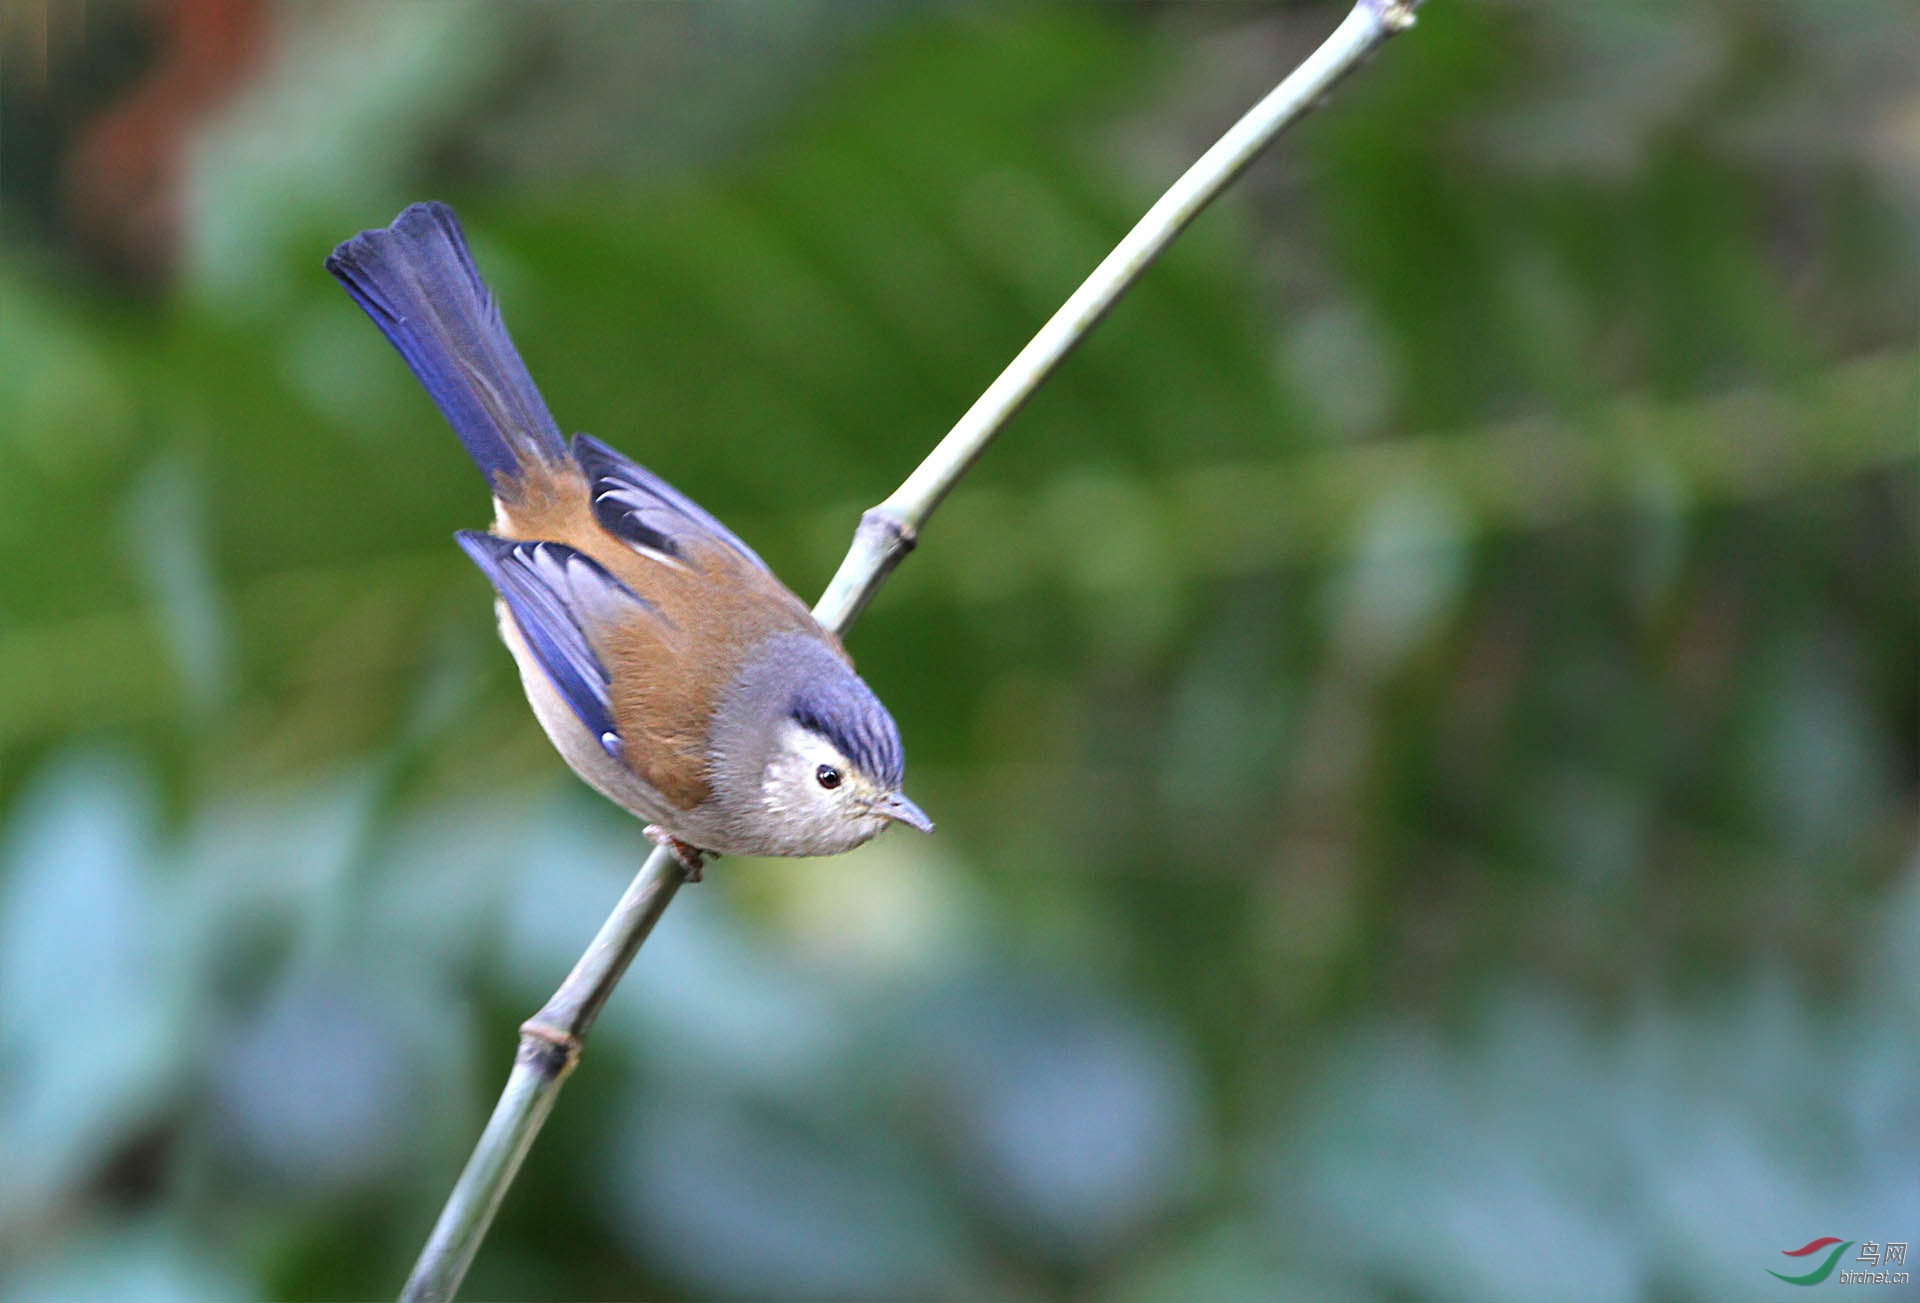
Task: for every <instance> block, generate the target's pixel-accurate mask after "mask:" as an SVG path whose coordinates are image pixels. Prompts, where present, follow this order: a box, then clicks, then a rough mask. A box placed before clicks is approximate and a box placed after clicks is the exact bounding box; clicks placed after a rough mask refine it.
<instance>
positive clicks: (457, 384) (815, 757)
mask: <svg viewBox="0 0 1920 1303" xmlns="http://www.w3.org/2000/svg"><path fill="white" fill-rule="evenodd" d="M327 270H328V271H330V272H332V273H333V275H334V276H335V277H336V278H337V279H338V280H339V281H340V283H341V284H342V285H344V286H345V287H346V290H347V293H349V294H351V295H352V296H353V299H354V302H356V303H358V304H359V305H360V307H361V308H362V309H363V310H365V312H366V314H367V315H368V316H369V317H371V318H373V322H374V324H375V325H377V326H378V327H380V329H381V331H382V332H383V333H384V334H385V335H386V337H387V339H388V340H389V341H390V342H391V343H392V344H393V346H394V347H395V348H396V349H398V350H399V351H400V356H401V357H403V358H405V359H406V363H407V365H408V366H409V367H411V368H412V370H413V373H414V375H415V376H417V377H418V378H419V380H420V383H421V384H422V385H424V386H425V387H426V390H427V392H428V393H429V394H430V395H432V397H433V401H434V402H435V403H436V404H437V405H438V406H439V408H440V411H441V413H442V414H443V415H444V416H445V417H446V418H447V421H448V423H449V424H451V425H452V426H453V432H454V433H455V434H457V435H459V436H460V442H461V443H463V444H465V445H466V449H467V452H468V453H469V454H470V455H471V456H472V458H473V460H474V461H475V462H476V463H477V464H478V465H479V467H480V471H481V473H482V474H483V475H485V476H486V477H487V481H488V483H489V485H490V486H491V487H492V489H493V508H494V517H493V529H492V530H491V532H488V533H480V532H478V531H473V530H466V531H462V532H461V533H459V534H456V535H455V538H456V539H458V541H459V543H460V546H461V547H462V548H464V549H465V550H466V553H467V555H468V556H470V557H472V558H473V560H474V563H475V564H476V565H478V566H479V567H480V569H481V571H482V572H484V573H485V574H486V576H487V578H488V579H489V580H491V581H492V582H493V587H494V590H495V592H496V593H497V594H498V595H499V600H498V601H497V602H496V603H495V606H496V608H497V612H498V615H499V621H500V637H501V640H502V641H504V642H505V643H506V644H507V647H508V649H509V650H510V651H511V652H512V653H513V658H514V660H515V661H516V662H517V663H518V665H519V667H520V679H521V682H522V684H523V685H524V686H525V688H526V693H527V701H528V703H529V704H531V705H532V707H533V713H534V715H535V716H536V717H538V719H539V720H540V725H541V727H542V728H544V729H546V731H547V736H548V737H549V738H551V739H552V741H553V745H554V747H555V748H556V749H557V750H558V751H559V752H560V754H561V756H562V757H563V758H565V760H566V762H567V763H568V764H569V765H570V766H572V767H573V771H574V772H575V773H577V774H579V775H580V777H581V778H583V779H585V780H586V781H587V782H588V783H589V784H590V785H592V786H593V787H594V788H595V789H597V790H598V791H600V792H601V793H602V794H603V795H605V796H606V797H608V798H609V799H610V800H612V801H614V802H616V803H618V804H619V805H622V806H624V807H625V808H626V809H628V810H630V811H632V812H633V813H634V814H636V815H638V816H639V817H640V818H642V819H644V820H646V821H647V822H648V824H649V827H648V829H647V832H648V835H649V836H651V837H653V838H654V840H656V841H659V842H662V843H664V844H667V845H670V846H672V847H673V848H674V850H675V851H676V853H677V854H678V855H679V856H680V859H681V862H682V864H683V865H685V867H686V869H687V871H688V876H689V877H692V878H697V877H698V876H699V873H700V863H701V854H702V853H703V852H711V853H720V854H739V855H834V854H838V853H839V852H841V851H846V850H852V849H853V848H854V847H856V846H858V845H860V844H861V843H863V842H865V841H868V840H870V839H871V838H873V837H874V836H875V835H877V834H878V833H879V832H880V830H881V829H882V828H885V827H886V826H887V825H888V824H889V823H904V824H907V825H909V826H910V827H914V828H918V829H920V830H921V831H922V832H931V831H932V830H933V824H932V822H931V821H930V820H929V819H928V818H927V816H926V815H925V814H923V813H921V811H920V808H919V807H918V806H916V805H915V804H914V803H913V802H912V801H910V800H908V799H907V798H906V796H905V795H903V794H902V793H901V791H900V783H901V777H902V773H903V770H904V767H905V760H904V757H903V755H902V753H901V747H900V731H899V730H898V729H897V728H895V727H894V723H893V718H892V716H890V715H888V714H887V709H886V707H885V706H882V705H881V704H880V699H879V698H878V697H876V696H874V695H873V692H872V690H871V689H870V688H868V687H867V685H866V684H865V683H864V682H862V681H861V679H860V677H859V676H858V675H857V674H855V673H854V672H853V662H852V661H851V660H850V659H849V658H848V656H847V653H846V651H845V650H844V649H843V648H842V647H841V645H840V641H839V639H837V638H835V637H834V636H833V635H832V634H831V633H829V632H827V630H825V629H823V628H822V627H821V626H820V624H819V622H818V621H816V620H815V619H814V618H813V616H812V614H811V613H810V612H809V611H808V610H807V608H806V606H805V605H804V604H803V603H802V602H801V601H800V599H799V598H797V597H795V596H794V595H793V593H792V592H790V591H789V590H788V589H787V587H786V585H784V584H782V583H781V582H780V581H779V580H778V579H777V578H775V577H774V574H773V572H772V571H771V570H769V569H768V568H767V565H766V563H765V562H764V561H762V560H761V559H760V558H759V557H758V556H756V555H754V552H753V549H751V548H749V547H748V546H747V545H746V544H745V543H742V542H741V541H740V540H739V539H738V538H736V537H734V535H733V534H732V533H731V532H730V531H729V530H728V529H727V527H726V526H724V525H722V524H721V523H720V522H719V521H717V520H715V519H714V518H713V517H712V516H710V515H708V514H707V513H706V512H705V511H703V510H701V509H700V508H699V507H698V506H696V505H695V504H694V503H693V501H692V500H691V499H689V498H687V497H686V496H685V495H683V494H681V493H680V492H679V491H678V490H676V489H674V488H673V487H672V486H671V485H669V484H668V483H667V482H666V481H664V480H662V479H661V478H660V477H659V476H657V475H655V474H653V472H651V471H649V470H647V469H646V468H645V467H642V466H638V465H636V464H634V463H633V462H631V461H628V460H627V459H626V458H625V457H622V456H621V455H620V454H619V453H617V452H615V451H614V450H613V449H611V448H609V447H607V446H606V445H605V444H603V443H601V442H600V441H599V440H597V439H594V438H592V437H590V436H588V435H584V434H576V435H574V436H573V439H572V441H571V442H568V441H567V440H565V439H563V438H562V437H561V435H560V429H559V427H558V426H557V425H555V424H554V420H553V417H552V416H551V415H550V414H549V413H548V411H547V405H546V403H545V402H544V401H543V400H542V399H541V397H540V391H539V390H538V389H536V388H535V387H534V383H533V378H532V377H531V376H530V375H529V374H528V373H527V368H526V364H525V363H523V362H522V361H521V360H520V355H519V354H518V353H517V352H515V351H514V347H513V341H512V340H511V339H510V338H509V337H508V335H507V330H506V327H505V325H504V324H502V322H501V320H500V312H499V309H498V308H497V307H496V306H495V304H494V301H493V297H492V295H491V294H490V293H488V291H487V287H486V283H485V282H484V281H482V280H481V279H480V273H479V271H478V270H477V269H476V268H475V266H474V263H473V256H472V254H471V253H469V252H468V250H467V243H466V237H465V236H464V235H463V233H462V232H461V230H460V223H459V221H458V219H456V218H455V217H454V215H453V210H452V209H450V208H448V207H447V206H446V205H445V204H438V203H427V204H415V205H413V206H412V207H410V208H408V209H407V210H406V211H405V212H403V213H401V214H400V216H399V217H397V218H396V219H394V223H393V225H392V226H390V227H388V228H386V229H385V230H375V231H363V232H361V233H360V234H359V235H356V236H354V237H353V238H352V239H351V240H348V241H347V242H346V243H344V244H342V245H341V246H340V247H339V248H337V249H335V250H334V251H333V254H332V256H330V257H329V258H328V259H327Z"/></svg>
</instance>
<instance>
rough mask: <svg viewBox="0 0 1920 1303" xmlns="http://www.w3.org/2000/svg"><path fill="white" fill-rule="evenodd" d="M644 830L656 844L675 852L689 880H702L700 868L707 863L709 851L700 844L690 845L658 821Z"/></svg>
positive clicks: (648, 838)
mask: <svg viewBox="0 0 1920 1303" xmlns="http://www.w3.org/2000/svg"><path fill="white" fill-rule="evenodd" d="M644 831H645V832H646V834H647V840H648V841H650V842H652V843H653V844H654V845H655V846H664V847H666V848H667V849H668V850H670V851H672V852H673V858H674V859H676V860H679V861H680V869H681V871H682V872H683V873H685V874H686V875H687V881H688V882H698V881H700V870H701V868H702V867H703V866H704V865H705V864H706V859H707V853H706V852H705V851H703V850H701V849H700V848H699V847H698V846H690V845H688V844H687V843H686V842H683V841H681V840H680V839H679V838H678V837H675V836H674V835H673V834H672V833H670V832H668V831H667V830H666V829H665V828H662V827H661V826H660V825H659V824H657V823H650V824H648V825H647V826H646V828H645V829H644Z"/></svg>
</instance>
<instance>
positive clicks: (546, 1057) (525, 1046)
mask: <svg viewBox="0 0 1920 1303" xmlns="http://www.w3.org/2000/svg"><path fill="white" fill-rule="evenodd" d="M580 1050H581V1045H580V1038H579V1037H578V1036H575V1035H574V1034H573V1033H572V1032H570V1031H565V1030H563V1029H561V1028H559V1027H551V1026H548V1025H547V1024H546V1023H543V1022H541V1021H540V1020H539V1018H538V1017H534V1018H529V1019H527V1020H526V1021H525V1022H523V1023H521V1024H520V1054H519V1057H520V1059H521V1061H522V1062H524V1063H526V1064H528V1065H529V1066H530V1067H532V1068H534V1069H535V1070H537V1071H538V1072H539V1073H540V1075H541V1076H543V1077H545V1078H547V1079H548V1080H550V1081H558V1080H559V1079H560V1078H562V1077H564V1076H566V1075H567V1074H568V1073H569V1072H572V1071H573V1065H574V1064H576V1063H578V1062H580Z"/></svg>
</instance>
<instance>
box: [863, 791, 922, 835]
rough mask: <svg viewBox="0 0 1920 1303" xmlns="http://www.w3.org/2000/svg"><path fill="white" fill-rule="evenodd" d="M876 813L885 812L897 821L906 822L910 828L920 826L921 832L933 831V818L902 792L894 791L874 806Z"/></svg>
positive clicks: (884, 813)
mask: <svg viewBox="0 0 1920 1303" xmlns="http://www.w3.org/2000/svg"><path fill="white" fill-rule="evenodd" d="M873 808H874V812H875V813H876V814H883V815H885V816H886V817H887V818H889V819H892V820H893V821H894V822H895V823H904V824H905V825H907V827H909V828H918V829H919V830H920V831H921V832H932V831H933V820H931V819H929V818H927V812H926V811H925V810H922V809H921V808H920V807H919V806H917V805H915V804H914V803H913V802H912V801H909V800H908V799H907V798H906V796H905V795H904V794H902V793H900V792H894V793H892V794H891V795H889V796H887V797H885V798H884V799H882V800H881V802H880V804H878V805H876V806H874V807H873Z"/></svg>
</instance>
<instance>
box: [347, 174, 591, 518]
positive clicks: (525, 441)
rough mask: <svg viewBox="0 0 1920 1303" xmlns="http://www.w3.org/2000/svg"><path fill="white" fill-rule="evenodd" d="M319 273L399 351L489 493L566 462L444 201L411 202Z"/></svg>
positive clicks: (509, 493) (562, 444) (512, 492)
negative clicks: (540, 465) (543, 465)
mask: <svg viewBox="0 0 1920 1303" xmlns="http://www.w3.org/2000/svg"><path fill="white" fill-rule="evenodd" d="M327 270H328V271H330V272H332V273H333V274H334V277H335V278H336V279H338V280H339V282H340V283H341V284H342V285H344V286H345V287H346V290H347V293H349V294H351V295H352V296H353V301H354V302H355V303H358V304H359V305H360V306H361V308H362V309H363V310H364V311H365V312H366V314H367V315H368V316H369V317H371V318H373V323H374V324H375V325H376V326H378V327H380V330H381V332H382V333H383V334H385V335H386V337H387V339H388V340H389V341H390V342H391V343H392V344H393V346H394V347H395V348H397V349H399V350H400V356H401V357H403V358H405V359H406V362H407V365H408V366H409V367H411V368H413V373H414V375H416V376H418V377H419V378H420V383H421V384H422V385H425V386H426V390H427V392H428V393H429V394H430V395H432V397H433V401H434V402H435V403H436V404H438V405H439V408H440V411H441V413H442V414H443V415H445V416H446V418H447V422H448V424H450V425H452V426H453V432H454V433H455V434H457V435H459V436H460V442H461V443H463V444H465V445H466V447H467V452H468V453H469V454H470V455H471V456H472V457H473V460H474V461H475V462H477V463H479V466H480V470H481V473H482V474H484V475H485V476H486V477H487V479H488V480H489V481H491V482H492V485H493V488H494V491H495V492H496V493H498V494H500V495H501V496H502V497H505V498H508V499H511V498H513V497H515V496H517V494H516V488H515V486H516V481H517V480H518V478H519V476H520V475H521V474H522V473H524V472H525V471H527V470H531V469H533V466H534V462H535V459H536V458H537V459H538V460H539V461H543V462H548V463H565V462H566V461H568V460H569V457H570V454H569V453H568V452H567V445H566V441H565V440H564V439H562V438H561V437H560V427H559V426H557V425H555V424H554V423H553V415H552V414H551V413H550V412H548V411H547V405H546V403H545V401H543V400H542V399H541V397H540V391H539V390H538V389H536V388H535V387H534V384H533V377H532V376H530V375H528V374H527V366H526V363H524V362H522V361H521V360H520V354H519V353H517V352H515V351H514V347H513V340H512V339H511V338H509V337H508V335H507V328H506V326H505V324H504V323H502V322H501V320H500V310H499V308H498V307H496V306H495V304H494V302H493V296H492V295H491V294H489V293H488V292H487V286H486V282H485V281H482V280H481V279H480V273H479V271H478V269H476V268H475V267H474V265H473V255H472V254H470V253H469V252H467V240H466V236H465V235H464V234H463V233H462V232H461V230H460V221H459V219H458V218H456V217H455V216H454V215H453V210H452V209H451V208H448V207H447V206H446V205H445V204H440V203H428V204H414V205H413V206H412V207H410V208H408V209H407V210H406V211H405V212H403V213H401V214H400V216H398V217H396V218H394V220H393V225H392V226H390V227H387V228H386V229H385V230H377V231H362V232H361V233H360V234H358V235H356V236H354V237H353V238H352V239H351V240H348V241H347V242H346V243H345V244H342V245H341V246H340V247H339V248H337V249H335V250H334V251H333V253H332V254H331V255H329V257H328V258H327Z"/></svg>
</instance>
